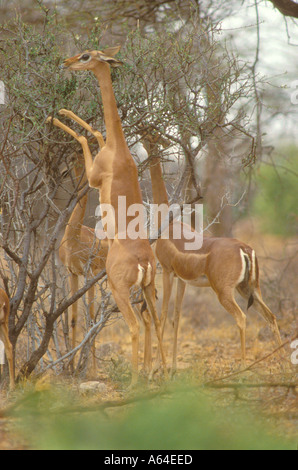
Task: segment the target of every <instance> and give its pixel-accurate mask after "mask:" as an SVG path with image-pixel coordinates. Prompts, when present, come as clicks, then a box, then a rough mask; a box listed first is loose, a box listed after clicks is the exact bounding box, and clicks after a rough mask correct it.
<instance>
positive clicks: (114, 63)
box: [96, 52, 123, 67]
mask: <svg viewBox="0 0 298 470" xmlns="http://www.w3.org/2000/svg"><path fill="white" fill-rule="evenodd" d="M96 58H97V60H99V61H100V62H106V63H108V64H109V65H110V66H111V67H119V66H120V65H122V64H123V62H121V60H117V59H115V58H114V57H110V56H107V55H105V54H103V52H98V53H97V57H96Z"/></svg>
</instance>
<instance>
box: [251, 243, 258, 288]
mask: <svg viewBox="0 0 298 470" xmlns="http://www.w3.org/2000/svg"><path fill="white" fill-rule="evenodd" d="M256 274H257V273H256V252H255V250H252V267H251V280H252V282H255V281H256V277H257V275H256Z"/></svg>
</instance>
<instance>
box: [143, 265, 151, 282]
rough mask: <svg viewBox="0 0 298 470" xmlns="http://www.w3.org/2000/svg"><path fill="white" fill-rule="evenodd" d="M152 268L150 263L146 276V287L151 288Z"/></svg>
mask: <svg viewBox="0 0 298 470" xmlns="http://www.w3.org/2000/svg"><path fill="white" fill-rule="evenodd" d="M151 275H152V266H151V264H150V263H148V268H147V272H146V276H145V279H144V286H145V287H146V286H149V284H150V282H151V278H152V276H151Z"/></svg>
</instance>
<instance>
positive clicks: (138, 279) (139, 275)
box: [135, 264, 145, 287]
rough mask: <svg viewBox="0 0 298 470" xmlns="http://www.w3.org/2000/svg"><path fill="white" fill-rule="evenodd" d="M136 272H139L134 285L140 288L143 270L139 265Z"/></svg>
mask: <svg viewBox="0 0 298 470" xmlns="http://www.w3.org/2000/svg"><path fill="white" fill-rule="evenodd" d="M138 271H139V272H138V277H137V280H136V283H135V285H136V286H138V287H141V284H142V281H143V278H144V273H145V269H144V268H143V267H142V266H141V265H140V264H138Z"/></svg>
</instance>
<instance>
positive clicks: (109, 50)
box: [102, 46, 121, 57]
mask: <svg viewBox="0 0 298 470" xmlns="http://www.w3.org/2000/svg"><path fill="white" fill-rule="evenodd" d="M120 49H121V46H115V47H108V48H107V49H105V50H103V51H102V53H103V54H104V55H106V56H108V57H115V55H116V54H118V52H119V51H120Z"/></svg>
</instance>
